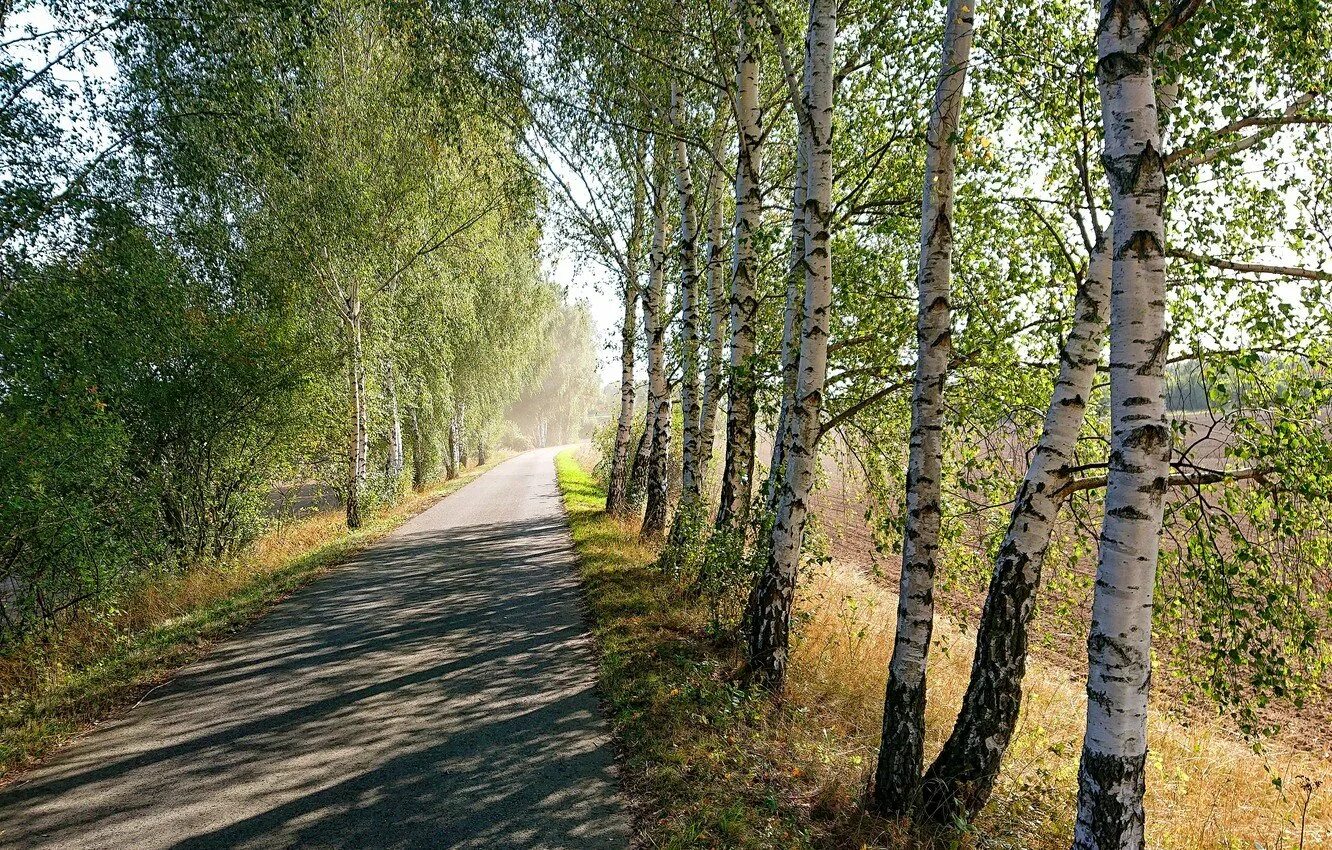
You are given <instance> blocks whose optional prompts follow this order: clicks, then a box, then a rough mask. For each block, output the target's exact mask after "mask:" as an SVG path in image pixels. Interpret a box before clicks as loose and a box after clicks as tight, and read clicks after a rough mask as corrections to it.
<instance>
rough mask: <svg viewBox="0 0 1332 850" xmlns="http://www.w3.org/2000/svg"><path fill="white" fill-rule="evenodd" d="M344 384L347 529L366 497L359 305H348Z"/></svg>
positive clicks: (355, 523)
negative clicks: (347, 416) (346, 399)
mask: <svg viewBox="0 0 1332 850" xmlns="http://www.w3.org/2000/svg"><path fill="white" fill-rule="evenodd" d="M346 315H347V318H346V322H345V323H346V326H347V348H348V355H347V383H348V394H349V396H350V398H349V401H350V402H351V411H350V413H351V417H350V422H349V426H350V427H349V433H348V435H347V438H348V439H347V442H348V446H347V527H348V528H360V527H361V522H362V517H361V498H362V496H363V495H364V494H365V477H366V463H367V458H368V457H369V454H370V429H369V424H368V422H367V414H366V404H365V402H366V399H365V355H364V350H363V348H362V345H361V309H360V304H359V303H356V302H351V303H350V304H349V309H348V312H347V314H346Z"/></svg>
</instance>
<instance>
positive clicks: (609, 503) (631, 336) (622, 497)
mask: <svg viewBox="0 0 1332 850" xmlns="http://www.w3.org/2000/svg"><path fill="white" fill-rule="evenodd" d="M645 194H646V192H645V189H644V186H643V181H642V180H639V179H635V180H634V209H633V221H632V223H631V224H630V228H629V239H628V240H627V244H626V246H625V256H624V319H623V321H622V322H621V323H620V415H619V419H618V420H617V422H616V427H615V447H614V449H613V450H612V451H611V468H610V484H609V486H608V487H607V490H606V513H608V514H610V515H612V516H620V517H623V516H626V515H627V514H628V513H629V510H630V502H629V463H630V458H629V443H630V442H631V441H632V439H633V436H634V434H633V432H634V349H635V347H636V345H637V343H638V290H639V284H638V255H639V248H640V242H641V239H642V227H643V225H642V219H643V205H644V202H645V198H644V196H645Z"/></svg>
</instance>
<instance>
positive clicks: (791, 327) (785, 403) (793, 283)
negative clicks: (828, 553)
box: [765, 133, 809, 513]
mask: <svg viewBox="0 0 1332 850" xmlns="http://www.w3.org/2000/svg"><path fill="white" fill-rule="evenodd" d="M808 179H809V146H808V145H807V144H806V142H805V138H804V134H803V133H802V134H801V138H800V139H799V140H798V141H797V142H796V171H795V186H794V188H793V189H792V190H791V259H790V262H789V264H788V266H787V274H786V306H785V308H784V309H783V311H782V355H781V357H782V399H781V402H780V404H779V406H778V410H777V430H776V431H775V432H774V433H773V437H772V462H771V463H770V464H769V465H768V483H767V487H766V491H767V492H766V494H765V502H766V507H767V510H768V513H773V512H774V511H776V510H777V494H778V492H779V490H780V485H781V480H782V476H783V475H785V474H786V458H787V455H789V454H790V449H791V429H790V423H791V409H792V408H793V407H794V406H795V395H796V376H797V375H798V374H799V371H800V362H799V361H800V345H799V343H798V342H797V341H796V335H797V333H798V332H799V331H798V329H799V328H800V327H801V326H802V325H803V324H804V292H805V189H806V183H807V181H808Z"/></svg>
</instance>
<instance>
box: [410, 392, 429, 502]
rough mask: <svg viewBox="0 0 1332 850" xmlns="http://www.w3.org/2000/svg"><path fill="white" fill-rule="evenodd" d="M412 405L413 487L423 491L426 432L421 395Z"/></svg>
mask: <svg viewBox="0 0 1332 850" xmlns="http://www.w3.org/2000/svg"><path fill="white" fill-rule="evenodd" d="M417 399H418V400H417V404H416V406H414V407H412V489H413V490H416V491H418V492H419V491H421V490H424V489H425V484H426V447H425V434H424V433H422V431H421V415H420V408H421V402H420V396H419V395H418V397H417Z"/></svg>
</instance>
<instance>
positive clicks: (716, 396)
mask: <svg viewBox="0 0 1332 850" xmlns="http://www.w3.org/2000/svg"><path fill="white" fill-rule="evenodd" d="M720 193H721V170H720V169H718V168H715V167H714V168H713V169H712V178H711V180H710V182H709V186H708V198H709V199H710V200H709V203H710V205H711V209H710V210H709V214H708V239H707V243H706V244H705V246H704V250H703V256H704V266H703V268H704V275H703V279H704V281H705V283H706V288H707V291H708V360H707V367H706V369H705V370H704V372H703V398H702V402H701V403H700V405H699V422H698V441H699V445H698V477H699V479H704V478H707V475H708V466H709V465H710V464H711V463H712V448H713V446H712V444H713V436H714V434H715V432H716V426H717V405H718V403H719V400H720V399H721V391H722V350H723V346H724V340H723V336H724V334H723V327H724V326H725V323H726V317H725V311H724V310H723V307H722V305H723V304H724V303H725V301H726V295H725V293H723V292H722V263H723V262H725V261H724V259H723V257H722V244H721V241H722V211H721V199H720V198H719V197H718V196H719V194H720Z"/></svg>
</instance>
